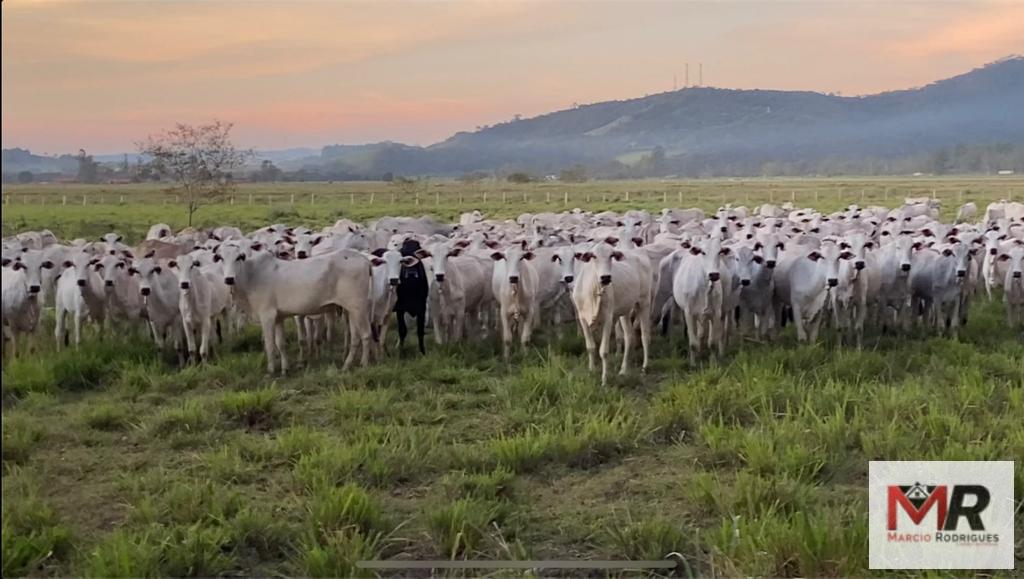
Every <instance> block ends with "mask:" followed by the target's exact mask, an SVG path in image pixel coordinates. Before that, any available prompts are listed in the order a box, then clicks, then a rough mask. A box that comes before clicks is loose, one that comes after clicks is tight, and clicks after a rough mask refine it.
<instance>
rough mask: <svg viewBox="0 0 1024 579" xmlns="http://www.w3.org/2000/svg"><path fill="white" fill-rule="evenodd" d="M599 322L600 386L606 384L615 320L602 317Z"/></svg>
mask: <svg viewBox="0 0 1024 579" xmlns="http://www.w3.org/2000/svg"><path fill="white" fill-rule="evenodd" d="M602 318H604V319H602V320H601V345H600V346H599V348H600V349H599V350H598V353H599V354H600V356H601V385H602V386H605V385H606V384H608V352H609V350H610V349H611V345H612V344H611V342H612V334H613V333H614V331H615V327H614V324H615V320H614V319H608V318H607V317H604V316H602Z"/></svg>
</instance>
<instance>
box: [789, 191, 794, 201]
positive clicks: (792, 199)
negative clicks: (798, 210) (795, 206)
mask: <svg viewBox="0 0 1024 579" xmlns="http://www.w3.org/2000/svg"><path fill="white" fill-rule="evenodd" d="M789 202H790V203H796V191H794V190H792V189H790V190H789Z"/></svg>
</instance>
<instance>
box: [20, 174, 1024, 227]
mask: <svg viewBox="0 0 1024 579" xmlns="http://www.w3.org/2000/svg"><path fill="white" fill-rule="evenodd" d="M933 195H934V196H935V197H937V198H939V199H940V200H941V201H942V203H943V213H944V215H945V216H946V217H951V216H952V215H954V214H955V212H956V209H957V207H959V206H960V205H961V204H962V203H965V202H967V201H974V202H975V203H977V204H978V205H979V208H981V209H982V210H983V209H984V206H985V205H986V204H987V203H989V202H991V201H996V200H999V199H1017V200H1022V199H1024V178H1019V177H998V178H997V177H948V178H924V177H922V178H899V179H876V178H847V179H722V180H686V181H662V180H642V181H591V182H587V183H560V182H540V183H529V184H522V185H517V184H512V183H506V182H494V181H484V182H479V183H460V182H456V181H421V182H417V183H415V184H398V183H380V182H372V183H275V184H244V185H241V186H239V187H238V188H237V190H236V191H235V193H234V194H233V195H232V196H231V197H230V198H226V199H221V200H220V201H219V202H218V203H216V204H214V205H210V206H208V207H204V208H203V209H201V210H200V212H199V213H198V214H197V215H196V221H197V224H198V225H200V226H212V225H223V224H234V225H238V226H240V227H242V228H243V229H247V228H256V227H259V226H261V225H265V224H268V223H273V222H288V223H296V224H306V225H323V224H326V223H329V222H332V221H333V220H335V219H337V218H339V217H348V218H351V219H356V220H365V219H371V218H376V217H380V216H383V215H421V214H430V215H434V216H436V217H439V218H442V219H449V220H454V219H457V217H458V215H459V214H460V213H462V212H464V211H471V210H473V209H480V210H481V211H483V212H484V213H486V214H487V215H489V216H494V217H515V216H517V215H519V214H520V213H523V212H538V211H562V210H566V209H572V208H573V207H581V208H587V209H594V210H603V209H616V210H624V209H629V208H646V209H651V210H658V209H661V208H662V207H701V208H704V209H715V208H717V207H719V206H721V205H722V204H724V203H732V204H734V205H748V206H756V205H759V204H761V203H767V202H774V203H778V204H782V203H784V202H787V201H792V202H793V203H794V204H796V205H801V206H810V207H817V208H820V209H822V210H827V211H831V210H835V209H839V208H842V207H845V206H847V205H849V204H851V203H858V204H861V205H873V204H874V205H886V206H891V205H894V204H898V203H902V199H903V198H904V197H907V196H914V197H920V196H933ZM3 199H4V206H3V233H4V235H8V234H10V233H11V232H16V231H21V230H24V229H39V228H43V227H46V228H49V229H51V230H52V231H54V232H55V233H57V234H59V235H62V236H65V237H77V236H86V237H88V236H92V235H97V234H101V233H105V232H107V231H110V230H112V229H117V230H118V231H120V232H121V233H123V234H125V235H127V236H128V239H138V238H140V237H142V236H144V235H145V232H146V229H147V228H148V226H149V225H151V224H153V223H157V222H166V223H168V224H170V225H172V226H174V227H183V226H184V225H185V222H186V215H185V212H184V210H183V209H182V208H181V206H180V205H178V204H176V202H175V201H176V199H175V196H174V195H173V194H169V193H167V190H166V186H163V185H159V184H143V185H47V184H39V185H14V186H10V185H5V186H4V188H3Z"/></svg>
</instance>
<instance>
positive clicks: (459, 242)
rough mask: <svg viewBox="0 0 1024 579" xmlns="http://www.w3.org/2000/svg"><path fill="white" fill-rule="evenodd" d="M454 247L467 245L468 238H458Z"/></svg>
mask: <svg viewBox="0 0 1024 579" xmlns="http://www.w3.org/2000/svg"><path fill="white" fill-rule="evenodd" d="M455 247H469V240H468V239H460V240H458V241H456V242H455Z"/></svg>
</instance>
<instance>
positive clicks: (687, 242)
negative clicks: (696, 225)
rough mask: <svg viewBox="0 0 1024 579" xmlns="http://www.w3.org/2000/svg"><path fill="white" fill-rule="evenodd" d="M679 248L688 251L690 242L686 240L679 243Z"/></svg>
mask: <svg viewBox="0 0 1024 579" xmlns="http://www.w3.org/2000/svg"><path fill="white" fill-rule="evenodd" d="M679 247H682V248H683V249H690V241H689V240H688V239H687V240H683V241H680V242H679Z"/></svg>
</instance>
